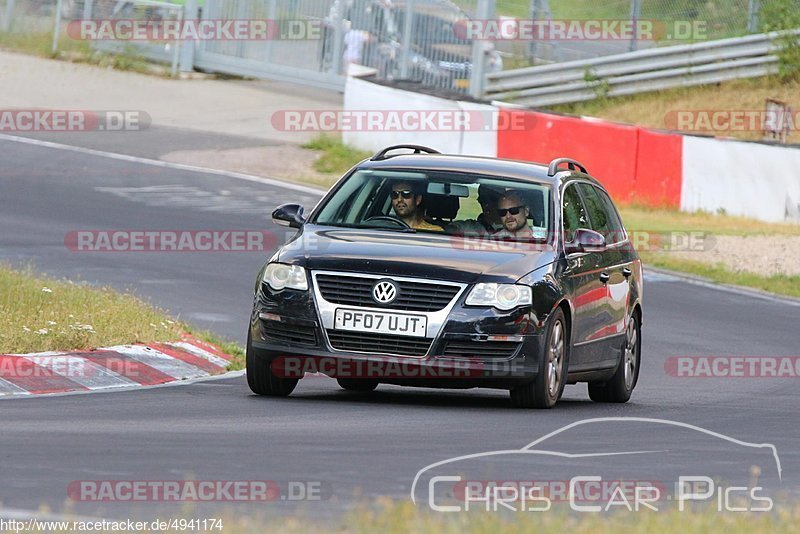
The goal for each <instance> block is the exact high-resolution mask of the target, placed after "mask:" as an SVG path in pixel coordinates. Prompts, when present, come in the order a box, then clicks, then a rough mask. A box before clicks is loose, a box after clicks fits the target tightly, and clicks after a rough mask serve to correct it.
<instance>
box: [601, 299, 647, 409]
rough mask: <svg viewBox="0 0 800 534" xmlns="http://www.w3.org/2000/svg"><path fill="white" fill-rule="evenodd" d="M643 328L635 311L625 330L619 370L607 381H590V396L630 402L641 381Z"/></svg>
mask: <svg viewBox="0 0 800 534" xmlns="http://www.w3.org/2000/svg"><path fill="white" fill-rule="evenodd" d="M641 334H642V329H641V324H640V323H639V315H638V314H637V313H634V314H633V315H631V318H630V320H629V321H628V328H627V329H626V330H625V344H624V345H623V346H622V357H621V358H620V362H619V366H618V367H617V372H616V373H614V376H613V377H612V378H611V380H609V381H607V382H591V383H589V398H590V399H592V400H593V401H595V402H620V403H621V402H628V401H629V400H630V398H631V394H632V393H633V388H635V387H636V382H638V381H639V366H640V364H641V361H642V356H641V351H642V335H641Z"/></svg>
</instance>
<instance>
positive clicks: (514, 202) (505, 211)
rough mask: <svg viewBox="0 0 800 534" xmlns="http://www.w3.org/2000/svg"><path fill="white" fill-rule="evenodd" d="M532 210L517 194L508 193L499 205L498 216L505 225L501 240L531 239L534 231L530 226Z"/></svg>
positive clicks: (501, 232)
mask: <svg viewBox="0 0 800 534" xmlns="http://www.w3.org/2000/svg"><path fill="white" fill-rule="evenodd" d="M529 214H530V210H529V209H528V207H527V206H526V205H525V203H524V202H523V201H522V199H521V198H520V197H519V196H518V195H517V194H516V193H506V194H505V195H503V196H502V197H500V200H499V201H498V203H497V216H498V217H499V218H500V220H501V221H502V223H503V230H501V231H500V233H498V234H497V236H498V237H500V238H513V239H519V238H522V239H530V238H532V237H533V230H531V228H530V227H529V226H528V215H529Z"/></svg>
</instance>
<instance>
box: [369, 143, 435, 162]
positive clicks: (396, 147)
mask: <svg viewBox="0 0 800 534" xmlns="http://www.w3.org/2000/svg"><path fill="white" fill-rule="evenodd" d="M403 148H405V149H408V150H413V151H414V154H422V153H423V152H424V153H425V154H441V152H439V151H438V150H434V149H432V148H428V147H426V146H421V145H392V146H390V147H386V148H384V149H383V150H381V151H380V152H378V153H376V154H375V155H374V156H372V157H371V158H369V160H370V161H381V160H384V159H389V158H391V157H392V156H387V155H386V154H387V153H388V152H391V151H392V150H400V149H403Z"/></svg>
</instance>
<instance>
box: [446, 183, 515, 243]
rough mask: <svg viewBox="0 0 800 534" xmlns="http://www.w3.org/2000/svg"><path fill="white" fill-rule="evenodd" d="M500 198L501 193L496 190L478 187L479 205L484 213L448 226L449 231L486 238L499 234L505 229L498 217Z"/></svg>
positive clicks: (486, 186)
mask: <svg viewBox="0 0 800 534" xmlns="http://www.w3.org/2000/svg"><path fill="white" fill-rule="evenodd" d="M500 196H501V193H500V192H498V191H497V190H496V189H492V188H491V187H490V186H488V185H481V186H480V187H478V204H480V205H481V210H482V211H481V213H480V215H478V218H477V219H467V220H464V221H454V222H453V223H452V224H450V225H448V226H447V231H448V232H450V233H452V234H456V235H462V236H485V235H491V234H494V233H495V232H499V231H500V230H502V229H503V223H502V222H501V221H500V218H499V217H498V216H497V201H498V200H499V199H500Z"/></svg>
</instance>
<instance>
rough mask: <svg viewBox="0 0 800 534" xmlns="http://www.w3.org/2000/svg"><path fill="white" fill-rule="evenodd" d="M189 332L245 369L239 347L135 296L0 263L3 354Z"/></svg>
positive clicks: (165, 337)
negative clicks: (197, 329)
mask: <svg viewBox="0 0 800 534" xmlns="http://www.w3.org/2000/svg"><path fill="white" fill-rule="evenodd" d="M184 332H189V333H192V334H193V335H195V336H197V337H199V338H201V339H204V340H205V341H208V342H210V343H214V344H215V345H218V346H220V347H221V348H222V349H223V350H224V351H225V352H227V353H228V354H232V355H233V356H234V357H235V360H234V362H233V363H232V364H231V367H230V370H235V369H242V368H244V353H243V352H242V350H241V348H239V347H238V346H236V345H235V344H233V343H228V342H225V341H221V340H219V339H217V338H215V337H214V336H213V335H212V334H210V333H208V332H192V329H191V328H190V327H189V326H187V325H186V324H184V323H182V322H180V321H177V320H174V319H172V318H170V317H169V316H168V315H166V314H165V313H164V312H163V311H162V310H160V309H158V308H154V307H152V306H150V305H148V304H147V303H145V302H144V301H142V300H140V299H139V298H137V297H135V296H133V295H129V294H122V293H119V292H117V291H114V290H113V289H111V288H108V287H103V288H95V287H90V286H88V285H84V284H78V283H75V282H72V281H58V280H52V279H47V278H44V277H41V276H39V275H36V274H35V273H34V272H33V271H32V270H31V269H30V268H28V269H26V270H22V271H20V270H14V269H12V268H11V267H9V266H7V265H0V353H3V354H6V353H29V352H44V351H51V350H84V349H90V348H96V347H105V346H111V345H127V344H131V343H149V342H157V341H175V340H177V339H180V337H181V334H182V333H184Z"/></svg>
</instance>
